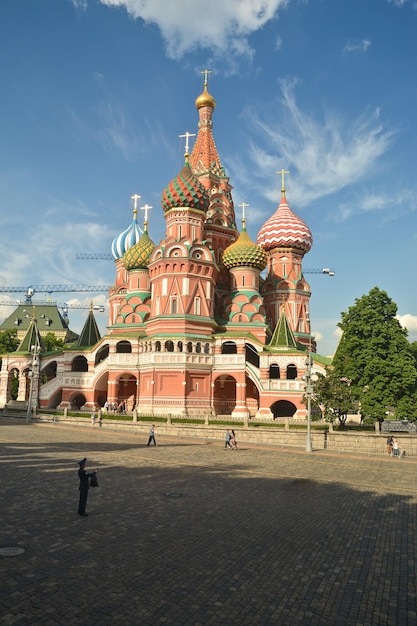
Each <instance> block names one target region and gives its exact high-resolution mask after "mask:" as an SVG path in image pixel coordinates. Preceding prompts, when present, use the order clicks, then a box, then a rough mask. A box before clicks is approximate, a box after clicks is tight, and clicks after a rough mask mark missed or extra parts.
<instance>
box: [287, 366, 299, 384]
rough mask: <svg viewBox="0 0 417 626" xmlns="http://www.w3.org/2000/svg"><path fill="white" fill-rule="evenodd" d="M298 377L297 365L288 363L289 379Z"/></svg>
mask: <svg viewBox="0 0 417 626" xmlns="http://www.w3.org/2000/svg"><path fill="white" fill-rule="evenodd" d="M296 378H297V367H296V366H295V365H294V364H293V363H290V364H289V365H287V380H295V379H296Z"/></svg>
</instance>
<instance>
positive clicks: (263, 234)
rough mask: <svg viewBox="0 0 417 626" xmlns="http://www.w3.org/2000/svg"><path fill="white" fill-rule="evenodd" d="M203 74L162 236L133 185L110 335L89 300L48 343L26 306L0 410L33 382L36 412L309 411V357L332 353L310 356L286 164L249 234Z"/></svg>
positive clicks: (312, 347) (316, 362)
mask: <svg viewBox="0 0 417 626" xmlns="http://www.w3.org/2000/svg"><path fill="white" fill-rule="evenodd" d="M204 76H205V79H204V86H203V91H202V93H201V94H200V95H199V96H198V97H197V99H196V101H195V106H196V109H197V114H198V129H197V132H196V139H195V142H194V146H193V148H192V149H190V148H189V138H190V135H189V133H186V135H185V140H186V141H185V155H184V164H183V166H182V168H181V170H180V171H179V172H178V174H177V175H176V176H175V177H174V179H173V180H171V181H170V182H168V184H167V185H166V187H165V188H164V189H163V190H162V194H161V209H160V211H161V219H164V220H165V235H164V238H163V239H162V240H161V241H159V242H158V241H157V242H154V241H153V240H152V238H151V234H150V232H149V230H150V229H149V209H150V208H151V207H149V206H148V205H145V206H143V207H140V208H141V209H144V211H143V215H144V223H143V227H142V228H141V227H140V225H139V222H138V201H139V199H140V197H139V196H138V195H135V196H133V202H134V204H133V207H134V208H133V219H132V222H131V224H130V225H129V226H128V228H126V230H124V231H123V232H122V233H121V234H120V235H118V236H117V237H116V238H115V239H114V241H113V243H112V246H111V253H112V255H113V257H114V265H115V280H114V284H113V285H112V286H111V288H110V290H109V294H108V305H109V319H108V325H107V332H106V334H105V336H103V337H101V336H100V332H99V330H98V327H97V324H96V321H95V318H94V313H93V310H92V308H91V310H90V312H89V314H88V317H87V320H86V323H85V325H84V328H83V330H82V332H81V333H80V335H79V337H78V339H77V341H76V342H73V343H68V344H65V347H64V348H63V349H62V350H59V351H55V352H45V351H44V349H43V346H42V335H41V333H40V331H39V325H40V320H39V319H38V317H37V314H36V308H35V307H33V312H32V314H31V320H30V323H29V326H28V329H27V331H26V333H25V335H24V336H23V337H22V340H21V343H20V346H19V348H18V349H17V351H16V352H14V353H11V354H7V355H3V356H2V357H1V370H0V407H4V406H5V405H7V404H8V403H9V402H11V401H13V400H15V401H17V402H20V403H25V402H26V403H27V402H28V401H29V389H30V388H32V390H33V389H35V393H34V395H33V396H32V395H31V398H30V401H31V402H32V403H34V405H36V406H38V407H39V408H41V409H42V408H58V409H64V408H68V409H79V410H86V411H93V410H97V409H99V408H100V407H104V406H109V405H110V406H115V405H117V406H120V405H121V404H122V405H123V406H124V407H126V410H127V411H133V410H135V411H136V412H137V413H138V414H141V415H150V416H161V417H163V416H167V415H172V416H190V417H203V416H204V417H206V418H207V417H212V418H214V417H216V416H225V415H226V416H231V417H232V418H236V419H239V420H241V419H243V420H257V419H258V420H262V421H265V420H274V419H277V418H280V417H290V418H291V417H298V418H300V417H305V416H306V414H307V407H306V404H305V385H306V383H305V376H306V371H307V367H310V370H311V369H312V370H314V371H315V372H319V373H323V374H324V373H325V365H326V364H329V363H330V360H329V359H327V358H325V357H320V356H319V355H317V354H316V344H315V340H314V337H313V336H312V334H311V327H310V316H309V301H310V296H311V292H310V286H309V284H308V282H307V281H306V279H305V277H304V275H303V259H304V255H305V254H307V253H308V252H309V250H310V249H311V246H312V243H313V238H312V234H311V231H310V229H309V228H308V226H307V225H306V224H305V223H304V221H303V220H302V219H301V218H300V217H299V216H297V215H296V214H295V213H294V212H293V211H292V210H291V208H290V207H289V205H288V203H287V199H286V189H285V177H284V174H285V172H284V171H282V185H281V197H280V198H279V199H278V202H277V204H278V207H277V208H276V210H275V212H273V214H272V215H271V217H269V219H267V220H266V222H265V223H264V224H263V226H262V227H261V229H260V230H259V233H258V235H257V238H256V241H253V240H252V239H251V237H250V236H249V233H248V231H247V228H246V215H245V208H246V207H247V206H248V205H246V204H245V203H243V204H242V205H240V207H241V208H242V219H241V223H240V224H237V221H236V215H235V207H234V203H233V197H232V186H231V184H230V181H229V177H228V176H227V173H226V171H225V168H224V167H223V165H222V163H221V160H220V157H219V154H218V151H217V148H216V143H215V139H214V133H213V116H214V111H215V108H216V101H215V99H214V97H213V96H212V95H211V94H210V93H209V90H208V81H207V76H208V72H207V71H206V72H204ZM155 210H156V209H154V211H155ZM26 309H28V307H27V306H26ZM43 315H44V317H45V313H43ZM48 319H49V317H48ZM51 330H53V329H51ZM35 353H36V354H35ZM34 358H36V359H37V361H36V367H33V362H34ZM310 374H311V371H310ZM30 377H31V381H30V382H31V385H29V378H30ZM13 378H14V379H15V380H16V379H17V380H18V384H16V383H15V385H14V388H15V389H17V391H16V392H15V395H16V398H14V399H13V398H12V388H13V385H12V379H13ZM31 393H32V392H31Z"/></svg>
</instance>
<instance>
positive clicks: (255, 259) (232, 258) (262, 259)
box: [222, 226, 267, 271]
mask: <svg viewBox="0 0 417 626" xmlns="http://www.w3.org/2000/svg"><path fill="white" fill-rule="evenodd" d="M222 263H223V265H224V266H225V267H227V268H228V269H231V268H233V267H242V266H245V267H256V268H257V269H259V270H261V271H262V270H263V269H265V267H266V266H267V258H266V254H265V251H264V250H263V249H262V248H261V247H260V246H258V245H257V244H256V243H254V242H253V241H252V240H251V238H250V237H249V235H248V233H247V232H246V228H245V226H243V229H242V232H241V233H240V235H239V237H238V239H237V241H235V243H232V244H231V245H230V246H229V247H228V248H226V250H225V251H224V253H223V257H222Z"/></svg>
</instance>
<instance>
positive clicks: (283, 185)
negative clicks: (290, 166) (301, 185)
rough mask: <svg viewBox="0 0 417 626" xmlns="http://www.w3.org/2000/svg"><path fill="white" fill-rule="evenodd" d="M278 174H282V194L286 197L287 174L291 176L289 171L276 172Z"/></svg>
mask: <svg viewBox="0 0 417 626" xmlns="http://www.w3.org/2000/svg"><path fill="white" fill-rule="evenodd" d="M275 173H276V174H281V193H282V195H283V196H284V195H285V174H289V173H290V172H289V170H284V169H282V170H278V172H275Z"/></svg>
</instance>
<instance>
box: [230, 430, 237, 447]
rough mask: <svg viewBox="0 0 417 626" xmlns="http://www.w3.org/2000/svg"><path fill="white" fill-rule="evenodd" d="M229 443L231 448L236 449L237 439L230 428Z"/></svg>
mask: <svg viewBox="0 0 417 626" xmlns="http://www.w3.org/2000/svg"><path fill="white" fill-rule="evenodd" d="M230 445H231V446H232V450H237V439H236V434H235V431H234V430H232V436H231V437H230Z"/></svg>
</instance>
